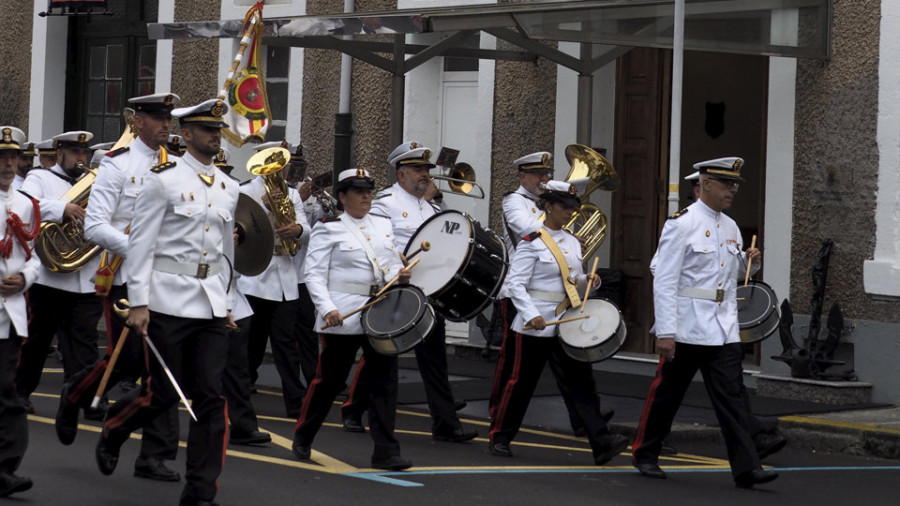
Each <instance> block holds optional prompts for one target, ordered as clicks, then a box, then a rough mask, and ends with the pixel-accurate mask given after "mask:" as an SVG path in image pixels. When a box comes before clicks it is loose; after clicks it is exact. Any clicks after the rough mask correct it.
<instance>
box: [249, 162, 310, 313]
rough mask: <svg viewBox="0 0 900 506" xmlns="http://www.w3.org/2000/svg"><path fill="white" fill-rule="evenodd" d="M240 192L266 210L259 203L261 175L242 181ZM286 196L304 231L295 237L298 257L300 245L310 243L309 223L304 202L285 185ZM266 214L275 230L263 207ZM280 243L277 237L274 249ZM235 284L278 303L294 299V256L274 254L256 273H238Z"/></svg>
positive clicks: (294, 191) (270, 214)
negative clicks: (245, 274)
mask: <svg viewBox="0 0 900 506" xmlns="http://www.w3.org/2000/svg"><path fill="white" fill-rule="evenodd" d="M241 193H243V194H245V195H247V196H249V197H251V198H252V199H253V200H255V201H256V203H257V204H259V205H261V206H262V207H263V209H266V206H265V205H263V202H262V197H263V196H264V195H265V194H266V187H265V183H264V182H263V178H262V177H260V176H256V177H254V178H253V179H251V180H250V181H248V182H247V183H244V184H242V185H241ZM288 198H290V199H291V203H292V204H293V205H294V211H295V214H296V222H297V223H299V224H300V226H302V227H303V234H302V235H301V236H300V237H299V238H298V241H299V242H300V246H301V248H300V249H299V250H298V251H297V256H300V255H303V254H305V253H306V252H305V250H304V249H303V246H304V245H305V244H306V243H307V242H309V231H310V229H309V223H308V222H307V220H306V215H305V214H304V213H303V202H302V201H301V200H300V194H299V193H297V190H295V189H293V188H288ZM266 214H267V215H268V216H269V223H271V224H272V229H273V230H274V229H275V218H274V216H272V213H271V211H268V210H266ZM280 245H281V240H280V239H278V237H277V236H276V238H275V246H276V250H277V249H280V248H277V247H278V246H280ZM238 283H239V286H240V287H241V292H243V293H244V294H245V295H252V296H253V297H258V298H260V299H266V300H273V301H277V302H280V301H282V300H297V298H298V297H299V296H300V294H299V292H298V291H297V283H298V280H297V267H296V265H294V257H291V256H290V255H285V254H282V255H273V256H272V260H270V261H269V265H268V267H266V270H264V271H263V272H261V273H259V274H257V275H256V276H241V278H240V279H239V280H238Z"/></svg>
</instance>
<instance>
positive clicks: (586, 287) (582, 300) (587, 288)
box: [581, 257, 600, 313]
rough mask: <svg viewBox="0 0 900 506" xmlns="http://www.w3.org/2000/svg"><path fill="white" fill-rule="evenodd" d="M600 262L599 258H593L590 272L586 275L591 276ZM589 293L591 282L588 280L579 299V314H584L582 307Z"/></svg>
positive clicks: (585, 303)
mask: <svg viewBox="0 0 900 506" xmlns="http://www.w3.org/2000/svg"><path fill="white" fill-rule="evenodd" d="M599 261H600V258H599V257H594V263H593V265H591V271H590V272H589V273H588V274H589V275H590V274H593V273H594V272H595V271H596V270H597V262H599ZM589 293H591V282H590V280H588V282H587V284H586V285H585V287H584V297H582V298H581V312H582V313H583V312H584V306H586V305H587V300H588V294H589Z"/></svg>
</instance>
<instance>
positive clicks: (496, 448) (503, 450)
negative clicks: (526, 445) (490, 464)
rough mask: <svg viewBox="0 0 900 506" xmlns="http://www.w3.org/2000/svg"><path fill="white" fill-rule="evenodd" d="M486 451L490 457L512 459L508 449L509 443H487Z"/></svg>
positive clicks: (510, 451)
mask: <svg viewBox="0 0 900 506" xmlns="http://www.w3.org/2000/svg"><path fill="white" fill-rule="evenodd" d="M488 450H490V452H491V455H494V456H495V457H512V456H513V453H512V450H511V449H510V448H509V443H488Z"/></svg>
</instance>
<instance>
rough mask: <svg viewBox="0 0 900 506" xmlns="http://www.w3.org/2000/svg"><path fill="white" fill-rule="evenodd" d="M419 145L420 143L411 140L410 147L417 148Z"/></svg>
mask: <svg viewBox="0 0 900 506" xmlns="http://www.w3.org/2000/svg"><path fill="white" fill-rule="evenodd" d="M417 147H419V145H418V144H416V143H415V142H410V143H409V149H416V148H417Z"/></svg>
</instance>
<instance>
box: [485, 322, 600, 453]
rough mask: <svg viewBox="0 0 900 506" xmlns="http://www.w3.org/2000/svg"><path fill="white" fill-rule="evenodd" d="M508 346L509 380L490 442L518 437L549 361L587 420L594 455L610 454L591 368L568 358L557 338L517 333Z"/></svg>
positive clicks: (505, 385)
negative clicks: (510, 364) (511, 358)
mask: <svg viewBox="0 0 900 506" xmlns="http://www.w3.org/2000/svg"><path fill="white" fill-rule="evenodd" d="M505 346H506V347H507V348H508V349H509V351H510V355H511V356H512V357H513V361H512V367H511V369H510V373H509V379H508V380H507V381H506V383H505V384H504V385H503V386H502V388H501V389H500V392H501V393H500V396H499V398H498V402H497V404H496V405H495V407H494V413H493V414H492V416H491V432H490V435H491V442H492V443H509V442H510V441H512V440H513V438H515V437H516V434H517V433H518V432H519V428H520V427H521V426H522V420H523V419H524V418H525V412H526V411H527V410H528V404H529V403H530V402H531V397H532V396H533V395H534V389H535V388H536V387H537V384H538V380H540V377H541V373H542V372H543V370H544V364H546V363H547V361H548V360H549V361H550V363H551V364H553V363H554V362H555V367H551V369H550V370H551V372H552V373H553V375H554V376H555V378H556V382H557V384H558V385H564V386H565V387H566V388H567V389H568V391H569V394H570V395H571V399H572V402H573V404H574V407H575V411H576V412H577V414H578V416H579V417H580V418H581V419H582V420H584V427H585V433H586V435H587V438H588V442H589V443H590V445H591V449H592V450H593V452H594V455H597V454H600V453H604V452H606V451H607V450H609V447H610V444H609V443H610V432H609V427H608V426H607V425H606V421H605V420H604V419H603V417H602V416H600V398H599V397H598V396H597V389H596V387H595V383H594V370H593V368H592V367H591V364H589V363H587V362H579V361H577V360H575V359H574V358H572V357H570V356H569V355H568V354H566V352H565V350H563V348H562V344H560V342H559V338H557V337H535V336H528V335H524V334H519V333H518V332H515V333H513V334H512V336H510V337H508V338H507V340H506V343H505Z"/></svg>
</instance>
